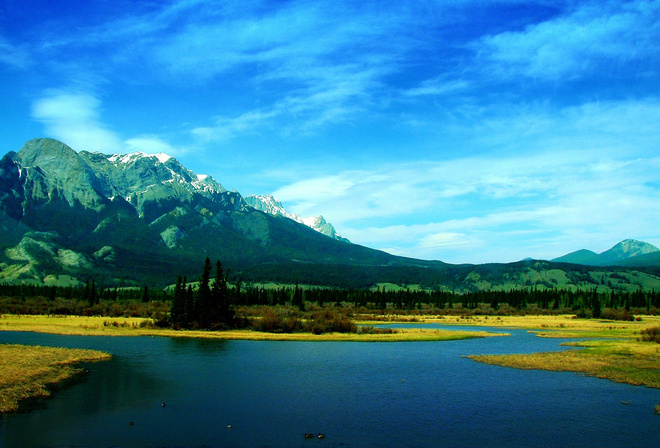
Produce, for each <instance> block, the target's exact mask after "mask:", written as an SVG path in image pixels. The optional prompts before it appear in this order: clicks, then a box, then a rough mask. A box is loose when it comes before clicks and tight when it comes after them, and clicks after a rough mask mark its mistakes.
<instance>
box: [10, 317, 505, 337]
mask: <svg viewBox="0 0 660 448" xmlns="http://www.w3.org/2000/svg"><path fill="white" fill-rule="evenodd" d="M151 324H152V321H151V319H142V318H122V317H118V318H107V317H81V316H28V315H26V316H15V315H7V314H5V315H2V316H0V331H33V332H38V333H56V334H70V335H87V336H173V337H193V338H218V339H246V340H256V341H264V340H272V341H355V342H397V341H451V340H457V339H469V338H478V337H487V336H502V334H501V333H492V332H487V331H451V330H433V329H425V328H419V327H418V328H410V329H403V330H397V332H396V333H391V334H377V333H375V334H369V333H358V334H356V333H324V334H319V335H316V334H312V333H266V332H259V331H254V330H227V331H192V330H171V329H164V328H156V327H153V326H152V325H151Z"/></svg>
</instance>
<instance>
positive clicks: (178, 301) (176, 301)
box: [170, 275, 186, 326]
mask: <svg viewBox="0 0 660 448" xmlns="http://www.w3.org/2000/svg"><path fill="white" fill-rule="evenodd" d="M185 314H186V284H185V281H184V280H183V278H181V276H180V275H179V276H178V277H177V279H176V286H174V298H173V299H172V309H171V311H170V319H171V320H172V325H174V326H183V325H184V324H185Z"/></svg>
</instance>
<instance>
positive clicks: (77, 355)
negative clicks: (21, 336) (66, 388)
mask: <svg viewBox="0 0 660 448" xmlns="http://www.w3.org/2000/svg"><path fill="white" fill-rule="evenodd" d="M108 358H110V355H108V354H106V353H102V352H96V351H92V350H80V349H64V348H53V347H38V346H24V345H6V344H0V413H7V412H14V411H17V410H18V409H19V405H20V403H21V402H24V401H25V400H28V399H33V398H45V397H48V396H50V392H51V390H52V389H53V388H54V387H57V385H58V384H61V383H62V382H66V381H67V380H69V379H71V378H73V377H74V376H76V375H77V374H79V373H80V372H81V370H80V369H78V368H76V367H75V364H76V363H79V362H83V361H98V360H102V359H108Z"/></svg>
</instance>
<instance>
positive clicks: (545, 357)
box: [441, 316, 660, 388]
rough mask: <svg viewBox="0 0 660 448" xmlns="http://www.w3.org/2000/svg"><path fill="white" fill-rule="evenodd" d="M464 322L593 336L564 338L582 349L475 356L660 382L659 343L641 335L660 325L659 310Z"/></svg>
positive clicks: (616, 378)
mask: <svg viewBox="0 0 660 448" xmlns="http://www.w3.org/2000/svg"><path fill="white" fill-rule="evenodd" d="M441 320H442V319H441ZM466 321H467V322H466ZM459 322H460V324H461V325H477V326H479V325H487V326H491V327H500V326H501V327H504V328H526V329H529V331H530V332H533V333H535V334H536V335H537V336H540V337H554V338H575V339H589V340H585V341H579V342H571V343H566V344H562V345H566V346H572V347H576V348H580V349H579V350H578V349H575V350H566V351H558V352H545V353H533V354H511V355H472V356H468V357H469V358H470V359H473V360H475V361H479V362H483V363H487V364H495V365H500V366H504V367H513V368H517V369H538V370H551V371H568V372H576V373H581V374H584V375H590V376H595V377H598V378H604V379H608V380H611V381H615V382H619V383H626V384H632V385H643V386H647V387H653V388H660V344H658V343H656V342H643V341H641V334H642V331H644V330H647V329H649V328H655V327H659V326H660V318H658V317H657V316H640V319H639V320H636V321H632V322H621V321H610V320H602V319H600V320H599V319H575V318H573V317H571V316H503V317H501V318H499V317H498V318H492V317H491V318H490V319H489V318H488V317H483V316H475V317H472V318H470V319H462V320H461V319H458V322H455V323H454V324H457V323H459ZM444 323H445V324H448V325H451V323H449V322H444Z"/></svg>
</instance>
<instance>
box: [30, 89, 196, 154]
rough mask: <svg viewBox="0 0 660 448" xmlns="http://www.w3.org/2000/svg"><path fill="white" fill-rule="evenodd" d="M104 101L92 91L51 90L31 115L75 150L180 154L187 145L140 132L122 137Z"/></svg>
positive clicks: (49, 134)
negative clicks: (110, 122) (108, 120)
mask: <svg viewBox="0 0 660 448" xmlns="http://www.w3.org/2000/svg"><path fill="white" fill-rule="evenodd" d="M102 112H103V109H102V103H101V100H100V99H99V98H98V97H97V96H95V95H92V94H90V93H86V92H76V91H66V90H59V91H49V92H47V93H46V95H44V96H43V97H42V98H40V99H38V100H36V101H35V102H34V104H33V105H32V118H33V119H34V120H36V121H38V122H41V123H42V124H43V125H44V127H45V130H46V134H47V136H48V137H52V138H56V139H59V140H61V141H63V142H64V143H66V144H67V145H69V146H71V147H72V148H73V149H74V150H76V151H82V150H85V151H98V152H101V153H105V154H114V153H125V152H135V151H142V152H146V153H148V154H155V153H161V152H164V153H166V154H169V155H172V156H181V155H183V154H185V153H186V152H188V150H187V149H186V148H181V147H176V146H173V145H172V144H170V143H168V142H167V141H166V140H165V139H163V138H162V137H160V136H157V135H140V136H136V137H131V138H128V139H126V140H123V139H122V138H121V137H120V135H119V134H118V133H117V132H115V131H113V130H112V129H111V128H110V127H109V126H107V125H106V124H105V123H104V121H103V118H102Z"/></svg>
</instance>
